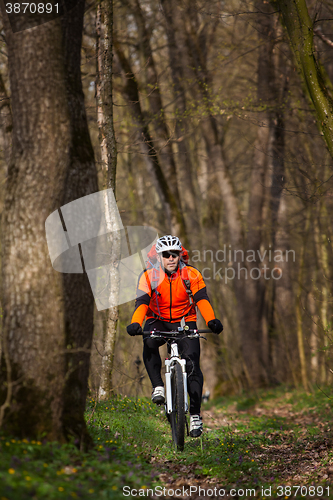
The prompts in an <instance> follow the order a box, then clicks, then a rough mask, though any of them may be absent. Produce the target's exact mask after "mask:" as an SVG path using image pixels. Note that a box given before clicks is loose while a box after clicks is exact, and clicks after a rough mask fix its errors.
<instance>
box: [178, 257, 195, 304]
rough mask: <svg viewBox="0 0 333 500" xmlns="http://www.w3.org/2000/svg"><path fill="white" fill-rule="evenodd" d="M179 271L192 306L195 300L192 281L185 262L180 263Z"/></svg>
mask: <svg viewBox="0 0 333 500" xmlns="http://www.w3.org/2000/svg"><path fill="white" fill-rule="evenodd" d="M179 270H180V276H181V278H182V281H183V283H184V285H185V288H186V293H187V295H188V300H189V303H190V305H191V306H192V305H193V304H194V300H193V293H192V290H191V281H190V279H189V276H188V272H187V266H186V264H185V263H184V262H183V261H180V264H179Z"/></svg>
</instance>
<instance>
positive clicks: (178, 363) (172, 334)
mask: <svg viewBox="0 0 333 500" xmlns="http://www.w3.org/2000/svg"><path fill="white" fill-rule="evenodd" d="M206 332H210V330H200V331H199V330H190V329H189V328H188V326H186V325H185V326H184V327H183V326H180V327H178V329H177V330H176V331H168V332H160V331H158V330H152V331H151V333H150V336H149V337H146V338H156V339H163V340H165V341H166V342H167V343H168V346H169V348H170V349H169V350H170V356H169V358H167V359H166V360H165V385H166V398H165V411H166V416H167V417H168V420H169V422H170V425H171V430H172V440H173V442H174V443H175V445H176V446H177V449H178V450H179V451H182V450H183V449H184V438H185V424H186V428H187V434H188V423H187V419H186V413H187V412H188V409H189V408H188V401H187V373H186V360H185V359H182V358H181V356H180V355H179V350H178V342H180V341H181V340H183V339H184V338H203V339H205V340H207V339H206V337H202V336H201V335H199V333H206ZM179 334H184V336H182V337H180V336H179ZM178 367H180V368H181V370H179V368H178ZM181 375H182V376H181ZM181 382H182V383H181ZM173 391H174V393H173ZM183 398H184V399H183ZM173 401H174V403H175V404H174V406H175V407H173Z"/></svg>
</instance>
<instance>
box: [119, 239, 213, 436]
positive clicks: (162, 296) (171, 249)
mask: <svg viewBox="0 0 333 500" xmlns="http://www.w3.org/2000/svg"><path fill="white" fill-rule="evenodd" d="M148 259H149V260H148V265H147V269H146V270H145V271H143V273H141V275H140V276H139V280H138V286H137V299H136V302H135V311H134V314H133V316H132V321H131V324H130V325H129V326H128V327H127V332H128V334H129V335H132V336H134V335H140V334H141V333H142V328H141V325H142V323H143V320H144V318H145V317H146V323H145V326H144V329H143V335H144V338H146V337H149V332H151V331H152V330H154V329H156V330H160V331H170V330H176V329H177V328H178V327H179V326H185V324H186V325H188V327H189V328H190V329H197V325H196V321H197V314H196V307H195V306H196V305H197V306H198V307H199V310H200V312H201V314H202V316H203V318H204V320H205V321H206V324H207V326H208V328H210V329H211V330H212V332H213V333H216V334H219V333H221V332H222V330H223V326H222V323H221V321H219V320H218V319H216V318H215V314H214V311H213V308H212V306H211V305H210V302H209V298H208V295H207V290H206V285H205V282H204V280H203V277H202V275H201V273H200V271H198V269H196V268H195V267H193V266H190V265H189V264H188V263H187V262H188V253H187V251H186V250H185V249H184V248H183V247H182V244H181V242H180V241H179V238H177V237H176V236H171V235H167V236H162V237H161V238H159V239H158V240H157V242H156V245H154V246H153V247H152V249H151V250H150V252H149V253H148ZM179 335H180V336H182V335H183V334H182V333H180V334H179ZM164 343H165V341H164V340H163V339H150V338H149V339H147V340H146V341H145V342H144V344H143V345H144V348H143V360H144V363H145V367H146V370H147V372H148V375H149V378H150V380H151V383H152V386H153V392H152V397H151V399H152V401H153V403H156V404H163V403H164V401H165V392H164V384H163V381H162V377H161V367H162V362H161V357H160V354H159V347H160V346H161V345H163V344H164ZM179 350H180V353H181V355H182V357H183V358H184V359H185V360H186V371H187V374H188V393H189V396H190V436H191V437H199V436H200V435H201V433H202V429H203V426H202V418H201V416H200V407H201V395H202V386H203V375H202V372H201V369H200V342H199V339H198V338H194V339H189V338H184V340H183V341H181V342H180V343H179Z"/></svg>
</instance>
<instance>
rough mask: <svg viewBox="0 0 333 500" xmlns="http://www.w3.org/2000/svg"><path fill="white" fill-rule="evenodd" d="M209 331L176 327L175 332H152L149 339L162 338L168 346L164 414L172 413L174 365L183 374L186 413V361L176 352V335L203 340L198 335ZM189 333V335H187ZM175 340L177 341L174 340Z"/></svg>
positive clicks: (186, 408)
mask: <svg viewBox="0 0 333 500" xmlns="http://www.w3.org/2000/svg"><path fill="white" fill-rule="evenodd" d="M210 331H211V330H188V329H187V328H186V327H184V328H183V327H178V330H177V331H169V332H160V331H158V330H152V332H151V335H150V337H151V338H164V339H165V340H167V341H170V342H169V345H170V358H168V359H166V360H165V386H166V387H165V388H166V405H165V406H166V412H167V414H170V413H172V411H173V408H172V390H171V377H172V371H173V367H174V366H175V364H176V363H178V364H179V365H180V366H181V369H182V374H183V384H184V408H185V413H187V412H188V401H187V373H186V361H185V359H182V358H181V357H180V355H179V351H178V338H177V337H176V335H178V334H181V333H185V334H187V335H186V337H187V338H203V339H205V340H207V339H206V337H202V336H201V335H200V333H210ZM188 332H191V333H188ZM176 338H177V341H176V340H175V339H176Z"/></svg>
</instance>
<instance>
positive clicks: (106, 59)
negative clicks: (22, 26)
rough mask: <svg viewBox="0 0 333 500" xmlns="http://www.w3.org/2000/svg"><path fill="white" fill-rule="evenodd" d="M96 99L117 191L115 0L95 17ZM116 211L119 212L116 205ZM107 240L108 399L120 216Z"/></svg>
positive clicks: (104, 372) (104, 375) (104, 156)
mask: <svg viewBox="0 0 333 500" xmlns="http://www.w3.org/2000/svg"><path fill="white" fill-rule="evenodd" d="M96 34H97V43H96V54H97V75H96V99H97V121H98V128H99V143H100V148H101V161H102V168H103V171H104V177H105V187H106V188H107V189H112V190H113V192H114V194H115V191H116V170H117V144H116V138H115V132H114V127H113V102H112V95H113V90H112V75H113V67H112V59H113V46H112V44H113V0H109V1H105V0H104V1H103V0H99V2H98V4H97V16H96ZM114 210H115V211H116V212H117V213H118V209H117V206H115V207H114ZM108 212H109V209H108V207H106V213H107V215H108V217H107V222H108V231H109V233H108V243H109V247H110V264H109V280H108V296H109V303H110V304H112V305H111V307H110V308H109V309H107V310H106V311H105V318H104V322H103V326H104V332H103V333H104V335H103V344H104V346H103V358H102V368H101V379H100V385H99V391H98V396H99V399H100V400H102V399H108V398H110V396H111V392H112V371H113V361H114V351H115V345H116V333H117V324H118V318H119V311H118V297H119V286H120V277H119V260H120V248H121V246H120V245H121V236H120V229H121V227H119V223H118V222H119V218H118V217H115V216H114V214H112V213H108Z"/></svg>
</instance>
